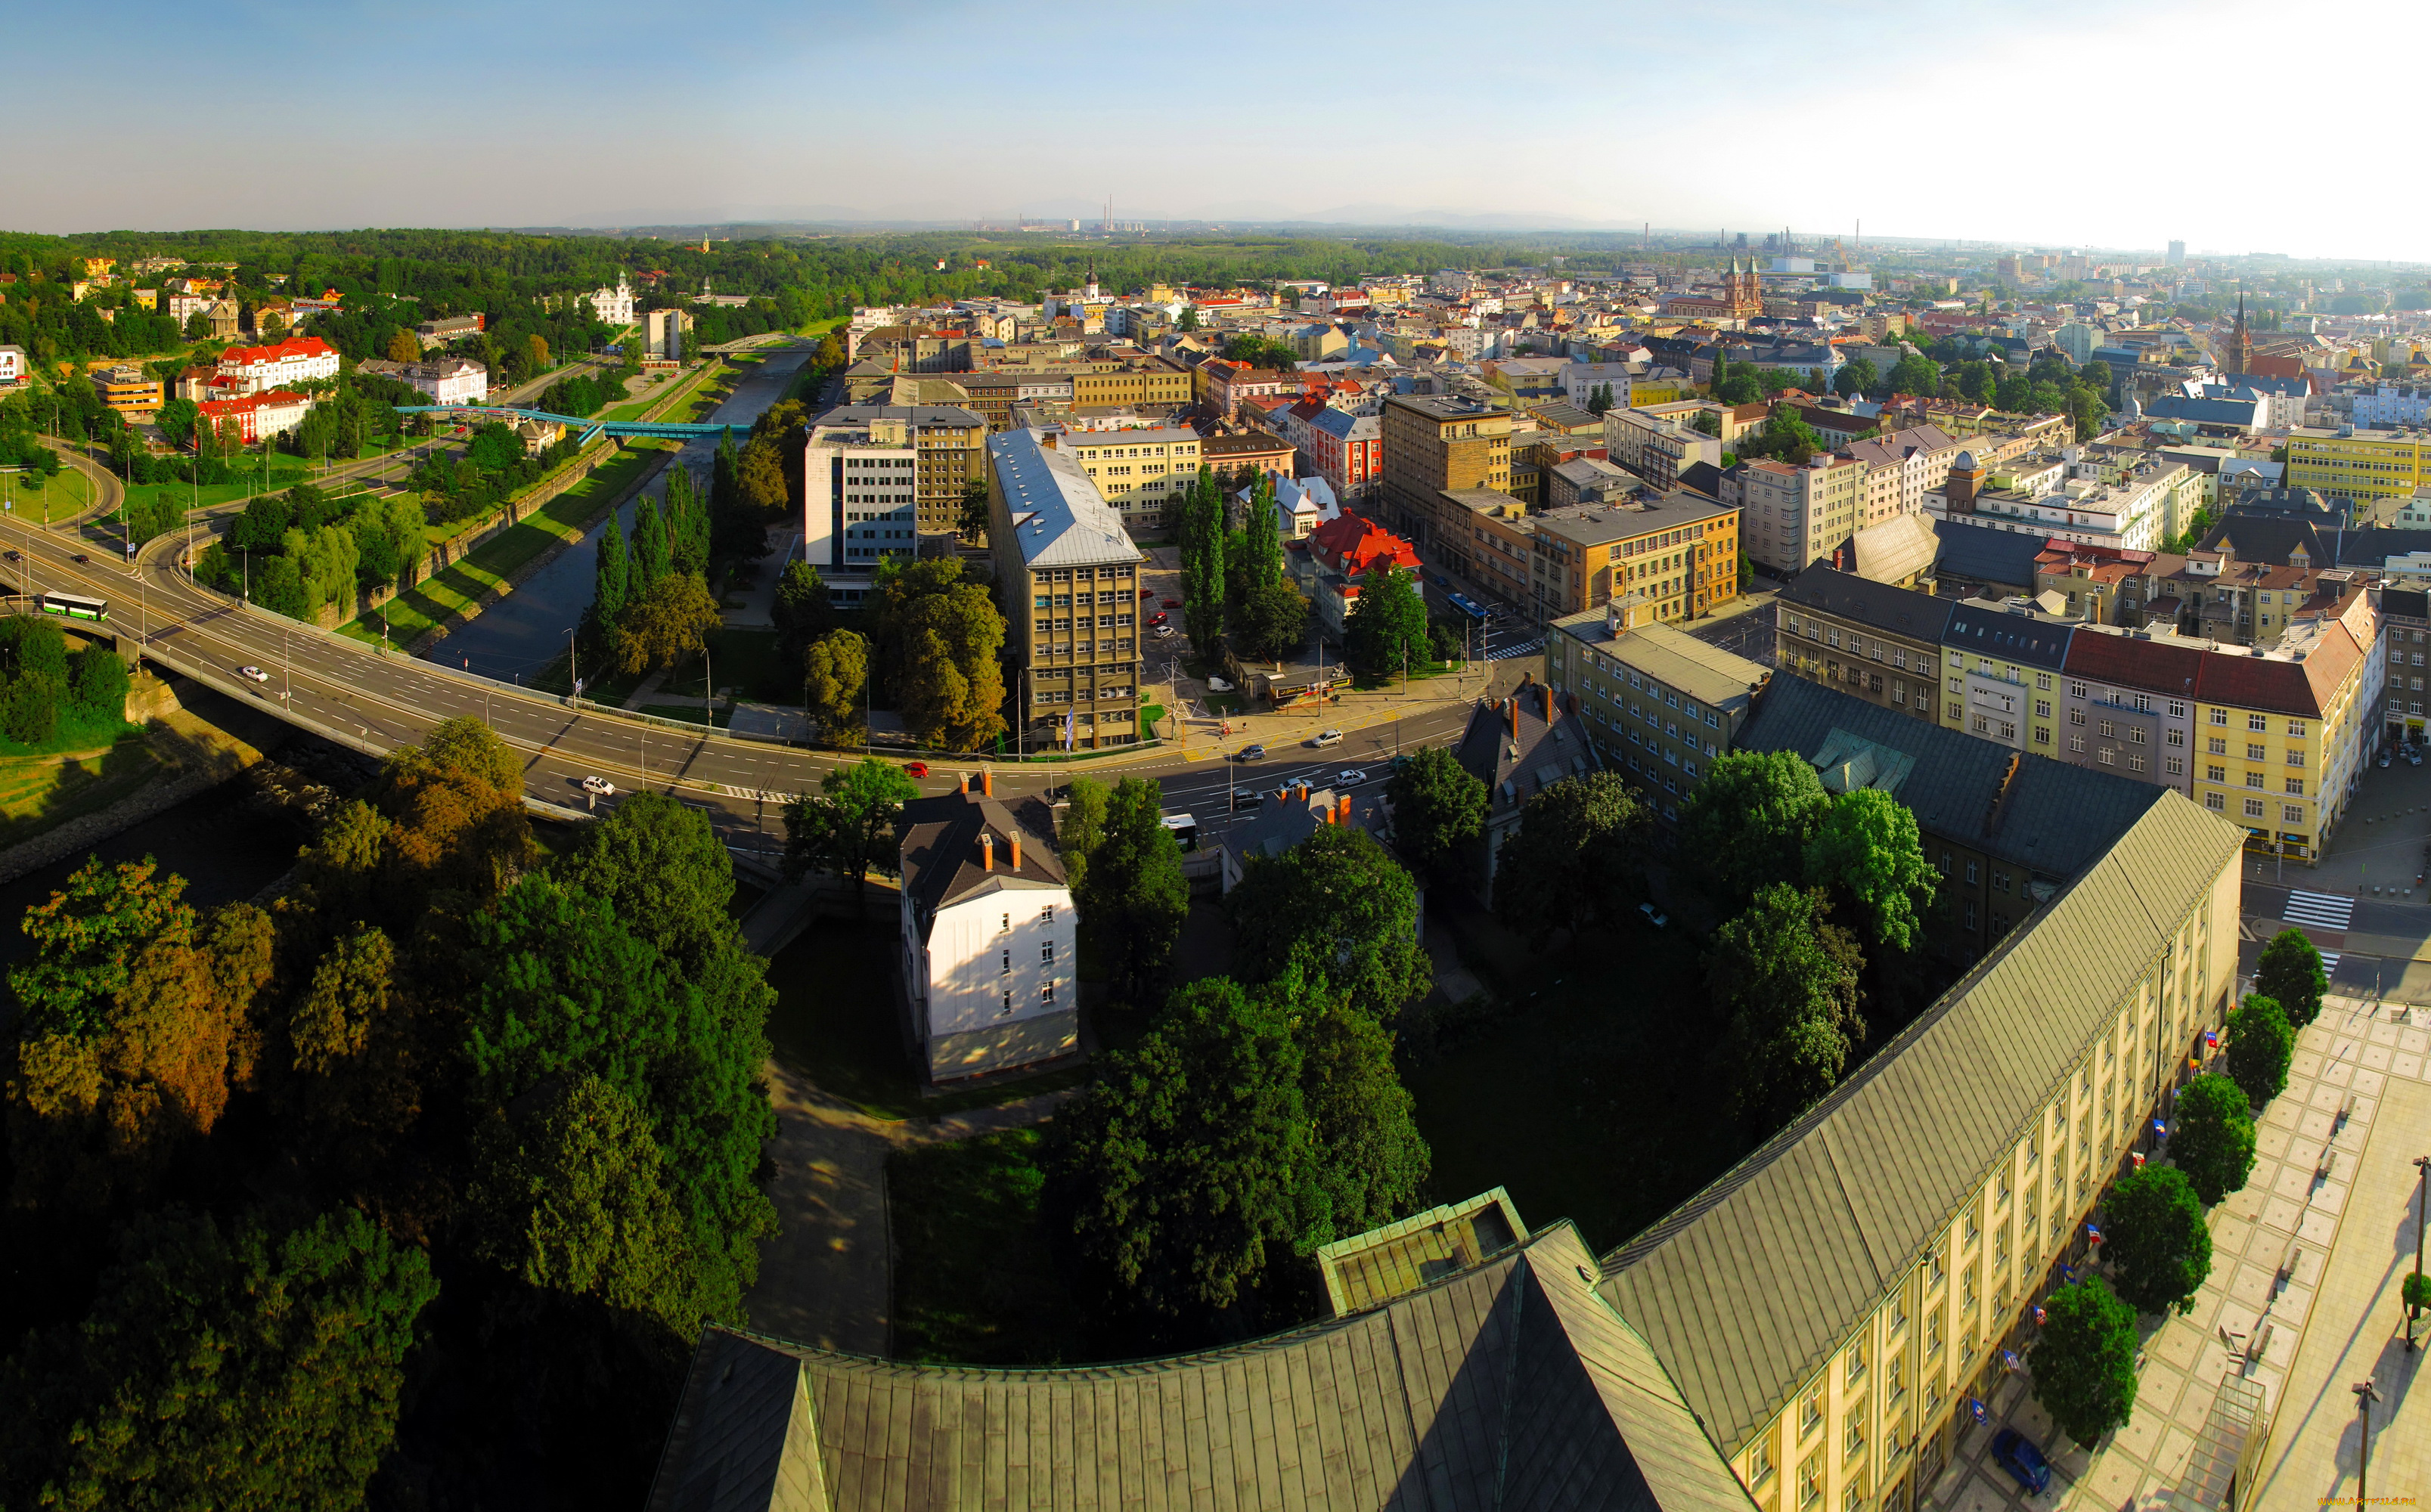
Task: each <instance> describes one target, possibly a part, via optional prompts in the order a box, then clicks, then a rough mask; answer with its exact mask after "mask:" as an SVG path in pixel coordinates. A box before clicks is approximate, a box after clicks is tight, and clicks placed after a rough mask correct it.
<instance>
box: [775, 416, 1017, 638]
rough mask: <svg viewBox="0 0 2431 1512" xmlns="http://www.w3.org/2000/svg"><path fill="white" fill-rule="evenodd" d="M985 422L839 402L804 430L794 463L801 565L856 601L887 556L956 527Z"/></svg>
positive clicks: (833, 591)
mask: <svg viewBox="0 0 2431 1512" xmlns="http://www.w3.org/2000/svg"><path fill="white" fill-rule="evenodd" d="M986 440H987V421H986V420H985V419H984V418H982V417H981V416H980V415H978V414H975V413H973V412H971V411H968V410H964V409H958V408H956V407H954V406H952V405H945V404H847V405H841V406H838V407H837V408H835V409H833V410H830V411H829V412H827V413H825V414H823V415H821V416H819V417H818V419H817V420H815V421H813V422H812V424H811V429H810V437H809V439H808V441H807V442H806V443H805V445H804V448H803V457H802V481H803V497H802V560H803V561H805V562H807V563H810V564H811V565H812V566H813V567H816V568H817V569H818V571H819V576H820V577H821V578H823V579H825V580H827V584H828V594H829V596H830V598H832V599H834V600H835V601H836V602H838V603H847V604H849V603H858V602H859V601H860V600H861V596H862V594H863V592H864V591H866V590H867V588H868V586H869V575H870V574H871V573H873V572H875V571H876V570H877V568H878V564H879V563H880V562H882V561H884V560H885V559H886V558H888V557H899V558H902V559H903V560H905V561H907V562H908V561H910V560H911V558H912V557H913V555H914V553H915V552H916V551H917V550H918V549H919V545H920V537H921V535H922V534H923V533H924V532H926V533H928V534H932V535H934V534H943V533H945V532H947V531H950V530H952V529H955V527H956V525H957V524H958V520H959V516H960V514H961V512H962V503H963V490H964V486H965V485H966V484H968V483H971V482H974V481H976V480H978V479H979V478H980V477H981V457H982V456H983V455H984V454H983V453H982V452H981V446H982V445H984V444H985V442H986Z"/></svg>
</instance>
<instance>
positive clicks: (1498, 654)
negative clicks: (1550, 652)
mask: <svg viewBox="0 0 2431 1512" xmlns="http://www.w3.org/2000/svg"><path fill="white" fill-rule="evenodd" d="M1544 648H1545V641H1544V637H1542V636H1538V637H1537V638H1536V639H1534V640H1533V641H1523V642H1521V643H1520V644H1519V645H1517V646H1498V647H1495V648H1494V649H1493V650H1490V651H1488V652H1486V653H1485V659H1486V660H1487V661H1489V662H1508V661H1509V660H1511V659H1512V658H1513V657H1515V656H1534V655H1535V654H1536V653H1537V652H1538V651H1541V650H1543V649H1544Z"/></svg>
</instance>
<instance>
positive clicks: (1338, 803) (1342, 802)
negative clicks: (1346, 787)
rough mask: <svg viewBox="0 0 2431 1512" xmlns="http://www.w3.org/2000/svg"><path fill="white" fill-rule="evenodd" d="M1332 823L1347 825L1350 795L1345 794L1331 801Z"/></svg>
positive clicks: (1348, 821)
mask: <svg viewBox="0 0 2431 1512" xmlns="http://www.w3.org/2000/svg"><path fill="white" fill-rule="evenodd" d="M1333 822H1334V823H1336V824H1349V823H1350V794H1348V793H1345V794H1343V795H1342V796H1341V797H1339V798H1335V799H1334V800H1333Z"/></svg>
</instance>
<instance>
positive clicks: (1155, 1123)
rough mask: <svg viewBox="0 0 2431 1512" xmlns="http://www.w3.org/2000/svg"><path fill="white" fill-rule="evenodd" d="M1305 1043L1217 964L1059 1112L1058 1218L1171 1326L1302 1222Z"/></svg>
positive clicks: (1231, 1294) (1240, 1278) (1129, 1293)
mask: <svg viewBox="0 0 2431 1512" xmlns="http://www.w3.org/2000/svg"><path fill="white" fill-rule="evenodd" d="M1301 1070H1302V1054H1301V1050H1300V1048H1299V1044H1298V1043H1297V1042H1296V1041H1295V1040H1294V1038H1293V1036H1292V1032H1291V1026H1290V1024H1289V1022H1288V1021H1287V1019H1286V1016H1285V1014H1284V1012H1283V1007H1282V1005H1281V1004H1280V1003H1279V1002H1278V1001H1277V1000H1276V999H1275V996H1274V995H1273V994H1259V995H1256V996H1252V995H1251V994H1249V993H1247V992H1245V991H1243V990H1242V988H1241V986H1240V984H1239V983H1234V982H1232V981H1230V980H1228V979H1226V978H1223V977H1216V978H1212V979H1208V980H1205V981H1200V982H1195V983H1191V984H1190V985H1189V986H1187V987H1184V988H1182V989H1181V990H1179V991H1177V992H1176V993H1175V994H1174V995H1173V999H1172V1000H1171V1001H1170V1002H1169V1003H1168V1004H1167V1005H1166V1007H1165V1016H1164V1017H1163V1018H1161V1019H1159V1020H1158V1021H1157V1023H1156V1025H1155V1027H1154V1028H1152V1029H1150V1030H1149V1031H1148V1034H1147V1036H1146V1037H1145V1038H1143V1039H1142V1040H1141V1041H1140V1042H1139V1043H1138V1044H1137V1045H1135V1046H1133V1047H1132V1049H1130V1050H1116V1051H1115V1052H1114V1053H1113V1054H1111V1055H1109V1056H1107V1057H1106V1059H1105V1062H1104V1064H1103V1067H1102V1068H1101V1070H1100V1072H1099V1074H1098V1082H1097V1084H1096V1085H1094V1086H1093V1087H1091V1088H1090V1089H1089V1091H1088V1092H1086V1093H1084V1094H1083V1095H1082V1096H1081V1098H1080V1099H1079V1100H1077V1101H1075V1102H1074V1103H1072V1104H1071V1105H1070V1106H1069V1107H1068V1108H1067V1109H1066V1110H1065V1112H1063V1113H1061V1114H1060V1115H1058V1116H1057V1117H1056V1119H1055V1122H1054V1125H1053V1130H1054V1132H1053V1136H1052V1137H1053V1141H1054V1142H1053V1148H1052V1152H1051V1154H1050V1156H1049V1161H1048V1202H1049V1205H1050V1207H1051V1208H1052V1209H1053V1210H1054V1211H1055V1212H1056V1213H1057V1215H1058V1218H1059V1220H1060V1221H1059V1222H1058V1223H1057V1224H1056V1226H1055V1227H1056V1230H1057V1231H1058V1232H1062V1233H1067V1234H1069V1235H1071V1242H1072V1245H1073V1248H1074V1249H1075V1250H1076V1251H1077V1252H1078V1257H1079V1259H1080V1260H1081V1263H1082V1265H1083V1267H1084V1268H1086V1269H1087V1270H1088V1271H1089V1272H1091V1273H1093V1274H1094V1276H1095V1277H1096V1279H1097V1280H1098V1284H1099V1285H1100V1286H1101V1287H1102V1288H1103V1289H1104V1290H1105V1291H1106V1292H1107V1293H1108V1294H1109V1296H1110V1297H1111V1298H1112V1299H1113V1300H1115V1301H1116V1302H1120V1303H1124V1304H1127V1305H1128V1306H1129V1307H1130V1308H1132V1309H1134V1310H1136V1311H1137V1312H1139V1313H1142V1314H1144V1315H1146V1316H1147V1317H1148V1319H1152V1320H1154V1321H1156V1322H1162V1323H1164V1324H1165V1325H1167V1326H1170V1325H1172V1324H1176V1323H1182V1324H1191V1323H1203V1322H1204V1321H1206V1320H1208V1319H1212V1318H1213V1316H1214V1315H1215V1314H1216V1313H1218V1312H1221V1311H1222V1310H1223V1309H1225V1308H1228V1307H1231V1306H1232V1305H1233V1304H1234V1303H1235V1302H1238V1301H1239V1300H1240V1298H1241V1294H1242V1291H1243V1289H1244V1288H1245V1287H1250V1286H1254V1285H1255V1284H1256V1282H1257V1281H1258V1279H1259V1276H1260V1273H1261V1272H1262V1271H1263V1270H1264V1269H1265V1268H1266V1256H1267V1250H1268V1248H1269V1247H1270V1246H1271V1247H1274V1248H1276V1249H1279V1250H1283V1251H1285V1252H1289V1251H1291V1250H1292V1249H1294V1248H1296V1247H1297V1244H1298V1241H1299V1237H1300V1235H1301V1232H1302V1217H1303V1215H1302V1212H1301V1201H1300V1187H1301V1185H1302V1184H1303V1183H1304V1182H1305V1181H1306V1179H1307V1174H1308V1171H1309V1168H1310V1165H1311V1162H1312V1159H1313V1158H1314V1151H1312V1149H1311V1145H1312V1134H1313V1131H1312V1130H1311V1128H1310V1123H1309V1118H1308V1114H1307V1109H1306V1105H1305V1103H1304V1101H1303V1100H1302V1096H1301V1092H1300V1074H1301Z"/></svg>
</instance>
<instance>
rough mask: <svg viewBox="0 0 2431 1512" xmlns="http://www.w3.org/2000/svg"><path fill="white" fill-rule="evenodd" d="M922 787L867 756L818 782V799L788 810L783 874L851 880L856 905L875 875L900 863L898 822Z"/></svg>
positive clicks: (797, 803) (803, 801)
mask: <svg viewBox="0 0 2431 1512" xmlns="http://www.w3.org/2000/svg"><path fill="white" fill-rule="evenodd" d="M919 796H920V786H919V784H918V783H916V782H914V781H912V779H910V778H909V777H906V776H905V775H903V769H902V768H901V767H899V766H897V765H896V764H893V763H892V762H882V761H880V760H879V759H878V758H877V757H875V756H864V757H863V758H862V759H861V760H860V761H858V762H855V763H854V764H852V765H850V766H839V767H837V768H836V769H835V770H833V771H831V772H829V773H828V774H827V775H826V776H824V777H822V778H820V779H819V793H818V796H817V797H816V798H813V797H811V796H809V795H807V794H805V795H803V796H801V797H798V798H795V799H794V801H793V802H792V803H791V804H790V805H788V806H787V808H786V810H785V875H786V876H788V877H795V878H798V877H801V876H804V875H806V874H808V873H810V872H812V871H826V872H832V873H833V874H835V875H836V876H839V877H850V878H851V879H852V887H853V900H854V902H855V903H856V904H858V903H859V902H860V900H861V896H862V891H863V888H864V887H865V886H866V885H867V883H868V881H869V874H870V873H871V872H872V871H877V872H880V873H883V874H887V875H892V874H893V873H894V871H895V868H896V864H897V859H898V856H897V847H896V842H895V824H896V821H897V819H898V818H900V817H901V816H902V814H903V805H904V804H906V803H909V802H911V801H912V800H913V799H914V798H918V797H919Z"/></svg>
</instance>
